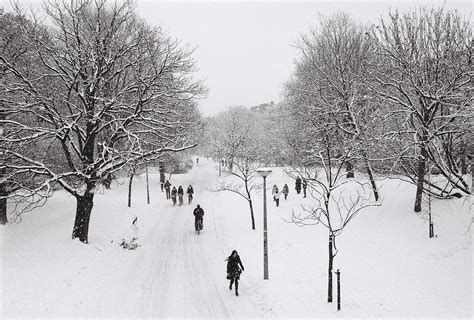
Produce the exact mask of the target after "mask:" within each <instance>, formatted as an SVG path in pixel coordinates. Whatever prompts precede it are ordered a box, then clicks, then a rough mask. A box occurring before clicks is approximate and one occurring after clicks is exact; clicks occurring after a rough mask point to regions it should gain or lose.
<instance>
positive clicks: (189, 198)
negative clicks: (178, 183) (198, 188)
mask: <svg viewBox="0 0 474 320" xmlns="http://www.w3.org/2000/svg"><path fill="white" fill-rule="evenodd" d="M186 193H187V195H188V204H191V202H193V194H194V189H193V187H192V186H191V185H189V187H188V189H187V190H186Z"/></svg>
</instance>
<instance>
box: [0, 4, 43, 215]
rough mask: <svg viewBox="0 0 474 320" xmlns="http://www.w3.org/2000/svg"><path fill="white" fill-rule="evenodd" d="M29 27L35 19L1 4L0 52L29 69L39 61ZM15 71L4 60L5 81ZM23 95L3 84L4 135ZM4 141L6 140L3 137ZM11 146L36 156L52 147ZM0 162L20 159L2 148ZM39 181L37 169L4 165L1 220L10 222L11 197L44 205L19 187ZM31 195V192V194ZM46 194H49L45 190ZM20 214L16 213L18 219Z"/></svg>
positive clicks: (0, 127)
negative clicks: (28, 40) (6, 9)
mask: <svg viewBox="0 0 474 320" xmlns="http://www.w3.org/2000/svg"><path fill="white" fill-rule="evenodd" d="M28 29H35V26H34V24H33V22H32V21H30V20H28V19H27V17H25V16H24V15H23V14H21V12H13V13H8V12H4V11H3V9H1V8H0V55H1V56H3V57H5V58H6V59H8V61H9V63H10V64H11V65H14V66H15V67H16V68H17V69H21V70H22V71H24V72H27V70H28V69H31V68H36V67H37V63H36V61H35V60H34V59H33V57H32V48H31V47H28V46H24V42H25V36H26V35H25V33H26V31H27V30H28ZM35 30H36V32H37V33H41V32H44V30H40V29H35ZM14 78H15V74H14V73H13V72H12V71H11V70H10V69H9V68H8V67H7V66H6V65H5V63H4V62H3V61H2V60H0V83H1V84H4V83H7V82H10V81H12V79H14ZM18 98H19V95H18V94H16V93H15V91H14V90H9V89H8V88H6V87H5V86H3V85H0V121H1V122H0V137H3V136H6V135H7V134H8V133H7V132H8V130H9V128H8V126H7V125H6V124H5V122H6V121H9V120H12V119H15V112H14V108H13V106H12V104H11V101H12V100H15V99H18ZM34 120H35V119H34V118H33V117H30V116H28V115H23V122H24V123H25V124H26V125H33V124H34ZM0 143H3V141H0ZM11 148H14V149H16V150H20V149H21V152H23V153H25V154H28V156H30V157H32V156H33V155H35V154H41V153H42V151H41V150H42V149H43V148H48V147H47V146H45V145H37V144H30V145H28V146H25V145H21V144H19V143H16V144H12V145H11ZM0 159H1V160H0V163H2V164H3V163H6V162H15V163H18V161H17V160H16V159H14V158H13V157H12V156H11V155H8V154H6V153H4V152H0ZM38 184H41V178H40V176H38V175H35V174H34V173H32V172H30V171H28V170H23V171H21V172H14V171H12V170H8V168H7V167H6V166H3V165H2V166H0V224H6V223H8V217H7V199H10V201H12V203H14V205H19V202H22V200H23V201H24V202H25V206H23V210H26V209H27V208H28V210H29V209H33V208H34V207H35V202H37V204H38V205H41V204H42V203H43V202H44V201H43V200H44V199H42V197H40V196H39V195H34V196H31V197H26V198H25V193H22V192H18V191H19V190H22V189H23V190H25V189H34V188H35V187H36V186H37V185H38ZM30 195H31V194H30ZM43 195H46V194H45V193H43ZM15 218H17V217H14V218H13V219H15Z"/></svg>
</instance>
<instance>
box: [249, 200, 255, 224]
mask: <svg viewBox="0 0 474 320" xmlns="http://www.w3.org/2000/svg"><path fill="white" fill-rule="evenodd" d="M249 206H250V217H251V218H252V230H255V218H254V216H253V204H252V200H249Z"/></svg>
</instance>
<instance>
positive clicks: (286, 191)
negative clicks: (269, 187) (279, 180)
mask: <svg viewBox="0 0 474 320" xmlns="http://www.w3.org/2000/svg"><path fill="white" fill-rule="evenodd" d="M281 192H282V193H283V195H284V196H285V200H286V198H287V197H288V193H290V190H289V189H288V185H287V184H286V183H285V185H284V186H283V189H282V190H281Z"/></svg>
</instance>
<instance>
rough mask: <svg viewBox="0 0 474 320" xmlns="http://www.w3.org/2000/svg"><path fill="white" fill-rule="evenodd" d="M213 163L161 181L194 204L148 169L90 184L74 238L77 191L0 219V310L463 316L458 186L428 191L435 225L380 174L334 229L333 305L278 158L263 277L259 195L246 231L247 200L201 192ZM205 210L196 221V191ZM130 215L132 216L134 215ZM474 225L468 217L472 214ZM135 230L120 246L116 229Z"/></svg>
mask: <svg viewBox="0 0 474 320" xmlns="http://www.w3.org/2000/svg"><path fill="white" fill-rule="evenodd" d="M216 181H217V171H216V170H215V167H214V164H213V163H212V162H209V161H205V160H204V159H202V160H201V161H200V162H199V165H197V166H195V167H194V168H193V169H192V170H191V171H190V172H189V173H187V174H183V175H173V176H172V179H171V183H172V184H173V185H180V184H181V185H182V186H183V187H184V188H185V189H186V187H187V186H188V185H189V184H190V183H191V184H192V185H193V187H194V190H195V192H196V194H195V201H194V203H193V205H191V206H189V205H183V206H182V207H172V205H171V201H169V200H166V198H165V194H164V193H162V192H161V191H160V190H159V185H158V173H157V172H153V171H152V174H151V180H150V183H151V203H150V204H146V191H145V190H146V189H145V178H144V177H143V176H141V177H140V178H138V179H137V180H135V183H134V188H133V200H132V208H128V207H127V184H126V182H125V181H121V183H114V184H113V185H112V190H108V191H106V192H101V191H99V192H98V193H97V195H96V197H95V204H94V209H93V212H92V218H91V223H90V232H89V241H90V244H88V245H84V244H82V243H80V242H78V241H71V240H70V236H71V231H72V225H73V222H74V214H75V200H74V198H72V197H71V196H69V195H67V194H66V193H64V192H57V193H56V194H55V196H54V197H53V198H52V199H50V200H49V201H48V203H47V204H46V205H45V206H43V207H41V208H38V209H36V210H35V211H33V212H31V213H29V214H27V215H25V216H24V217H23V221H22V222H21V223H19V224H15V223H13V224H9V225H7V226H0V239H1V243H2V244H1V261H0V262H1V277H2V278H1V288H0V294H1V312H0V316H1V317H97V318H103V317H141V318H142V317H177V318H182V317H204V318H228V317H231V318H232V317H238V318H249V317H265V318H268V317H269V318H274V317H277V318H279V317H310V318H314V317H317V318H334V317H346V318H362V317H376V318H382V317H384V318H385V317H389V318H394V317H410V318H441V317H446V318H471V316H472V303H473V299H472V279H473V277H472V243H471V236H472V229H471V230H470V229H469V224H470V221H471V213H470V212H469V203H468V202H467V201H466V200H465V199H455V200H449V201H435V202H434V203H433V208H434V221H435V233H436V235H437V238H434V239H429V238H428V236H427V235H428V227H427V222H426V221H425V220H424V219H423V218H422V217H421V216H420V215H418V214H415V213H413V211H412V206H413V197H414V189H413V188H414V187H413V186H410V185H408V184H406V183H403V182H400V181H398V180H387V181H384V182H383V185H382V187H381V192H382V194H383V195H384V202H383V205H382V206H381V207H373V208H369V209H367V211H365V212H362V213H361V214H360V215H359V216H357V217H356V218H355V219H354V220H353V221H351V223H350V224H349V225H348V227H347V229H346V230H345V231H344V233H343V234H342V235H341V236H340V237H338V243H337V246H338V249H339V253H338V255H337V256H336V258H335V266H334V269H340V270H341V274H342V276H341V278H342V310H341V311H339V312H338V311H337V310H336V304H335V303H332V304H328V303H327V302H326V294H327V293H326V288H327V260H328V258H327V255H328V253H327V237H328V235H327V231H326V230H325V229H324V228H323V227H320V226H312V227H304V228H301V227H298V226H296V225H294V224H292V223H288V222H287V221H288V220H289V217H290V216H291V213H292V210H295V211H297V210H301V206H300V205H301V204H304V203H309V202H310V201H311V198H306V199H303V198H302V197H301V195H296V194H295V192H294V190H293V189H294V188H293V185H294V183H293V181H292V180H291V179H290V178H288V177H287V176H286V175H285V174H284V172H283V169H281V168H274V172H273V173H272V174H271V175H270V176H269V177H268V178H267V182H268V184H267V187H268V194H267V195H268V196H269V197H268V198H270V188H271V186H272V185H273V184H277V185H278V186H279V187H280V188H281V187H282V186H283V184H284V183H288V185H289V187H290V195H289V199H288V200H287V201H285V200H284V199H283V198H282V199H281V200H280V201H281V203H280V207H279V208H276V207H275V205H274V203H273V201H271V199H270V200H269V202H268V219H269V221H268V223H269V225H268V232H269V274H270V279H269V280H263V232H262V211H263V210H262V194H261V192H260V193H256V194H255V195H254V200H255V211H256V216H255V218H256V225H257V230H252V229H251V221H250V214H249V211H248V206H247V203H246V201H245V200H243V199H241V198H239V197H237V196H236V195H235V194H232V193H230V192H227V193H224V192H221V193H216V192H212V191H211V190H212V189H213V187H214V185H215V182H216ZM197 203H199V204H201V206H202V207H203V208H204V210H205V216H204V230H203V232H202V233H201V234H200V235H197V234H196V233H195V232H194V226H193V223H194V217H193V215H192V210H193V208H194V207H195V204H197ZM135 215H136V216H137V217H138V229H137V230H134V229H133V228H132V227H131V226H132V220H133V218H134V217H135ZM473 228H474V227H473ZM134 236H138V243H139V244H140V247H138V249H137V250H125V249H123V248H122V247H121V246H119V243H120V241H121V240H122V238H125V239H126V240H130V239H131V238H132V237H134ZM233 249H236V250H238V251H239V254H240V256H241V259H242V262H243V264H244V266H245V272H244V273H243V274H242V276H241V283H240V290H239V291H240V296H239V297H236V296H235V295H234V294H233V292H231V291H230V290H229V289H228V281H227V280H226V279H225V275H226V274H225V267H226V262H225V258H226V257H227V256H228V255H229V254H230V253H231V251H232V250H233Z"/></svg>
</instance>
